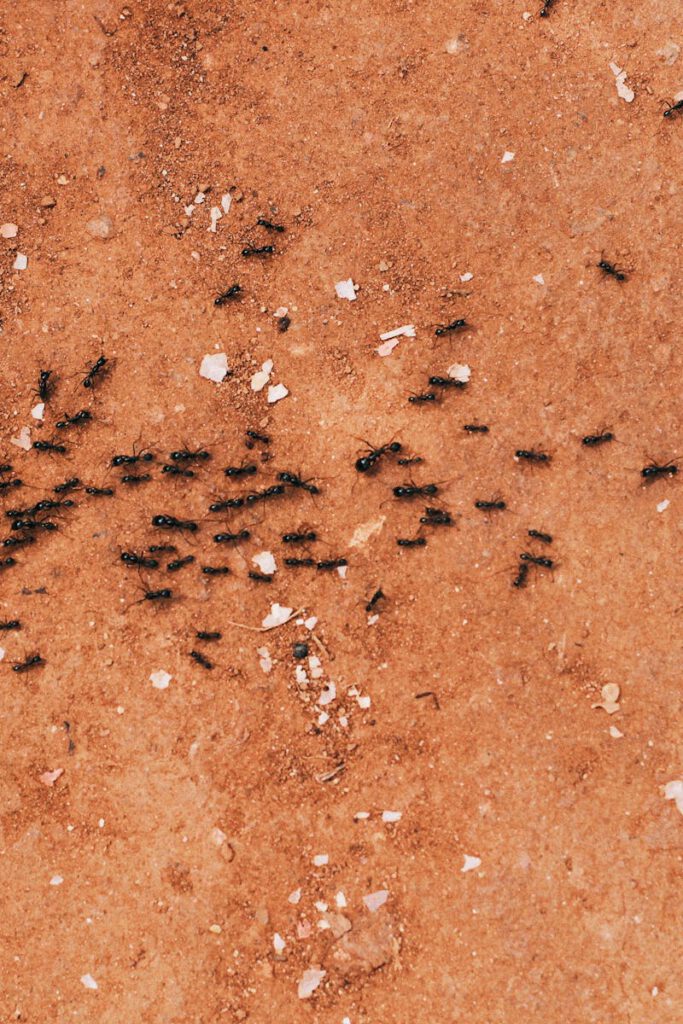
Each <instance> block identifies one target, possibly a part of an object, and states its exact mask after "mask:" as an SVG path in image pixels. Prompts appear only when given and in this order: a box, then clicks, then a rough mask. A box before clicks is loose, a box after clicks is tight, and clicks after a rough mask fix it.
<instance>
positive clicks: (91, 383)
mask: <svg viewBox="0 0 683 1024" xmlns="http://www.w3.org/2000/svg"><path fill="white" fill-rule="evenodd" d="M107 362H108V360H107V359H105V357H104V356H100V357H99V359H98V360H97V362H95V363H93V365H92V366H91V367H90V369H89V370H88V372H87V374H86V375H85V377H84V378H83V387H84V388H94V387H95V384H96V378H97V376H98V375H99V374H101V373H102V372H103V370H104V368H105V366H106V365H107Z"/></svg>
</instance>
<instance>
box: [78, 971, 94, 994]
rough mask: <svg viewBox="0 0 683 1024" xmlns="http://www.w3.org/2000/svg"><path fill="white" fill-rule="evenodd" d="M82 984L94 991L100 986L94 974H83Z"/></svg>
mask: <svg viewBox="0 0 683 1024" xmlns="http://www.w3.org/2000/svg"><path fill="white" fill-rule="evenodd" d="M81 985H85V987H86V988H89V989H92V991H93V992H94V991H95V990H96V989H97V988H98V984H97V982H96V981H95V979H94V978H93V976H92V974H82V975H81Z"/></svg>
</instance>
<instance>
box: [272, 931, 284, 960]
mask: <svg viewBox="0 0 683 1024" xmlns="http://www.w3.org/2000/svg"><path fill="white" fill-rule="evenodd" d="M286 945H287V943H286V942H285V940H284V939H283V938H282V936H281V935H280V933H279V932H275V934H274V935H273V948H274V949H275V952H276V953H277V954H278V955H279V954H280V953H281V952H282V951H283V949H284V948H285V946H286Z"/></svg>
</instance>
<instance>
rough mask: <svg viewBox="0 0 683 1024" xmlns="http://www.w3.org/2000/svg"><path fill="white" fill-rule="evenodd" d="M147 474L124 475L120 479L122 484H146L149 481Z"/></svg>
mask: <svg viewBox="0 0 683 1024" xmlns="http://www.w3.org/2000/svg"><path fill="white" fill-rule="evenodd" d="M151 479H152V478H151V476H150V475H149V473H125V474H124V475H123V476H122V477H121V483H122V484H134V485H135V484H146V483H149V481H150V480H151Z"/></svg>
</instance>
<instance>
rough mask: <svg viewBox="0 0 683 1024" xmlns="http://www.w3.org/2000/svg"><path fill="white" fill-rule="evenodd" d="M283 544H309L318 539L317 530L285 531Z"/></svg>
mask: <svg viewBox="0 0 683 1024" xmlns="http://www.w3.org/2000/svg"><path fill="white" fill-rule="evenodd" d="M281 539H282V543H283V544H309V543H312V542H313V541H314V540H317V539H318V534H317V533H316V532H315V530H307V531H305V532H304V533H283V534H282V538H281Z"/></svg>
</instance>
